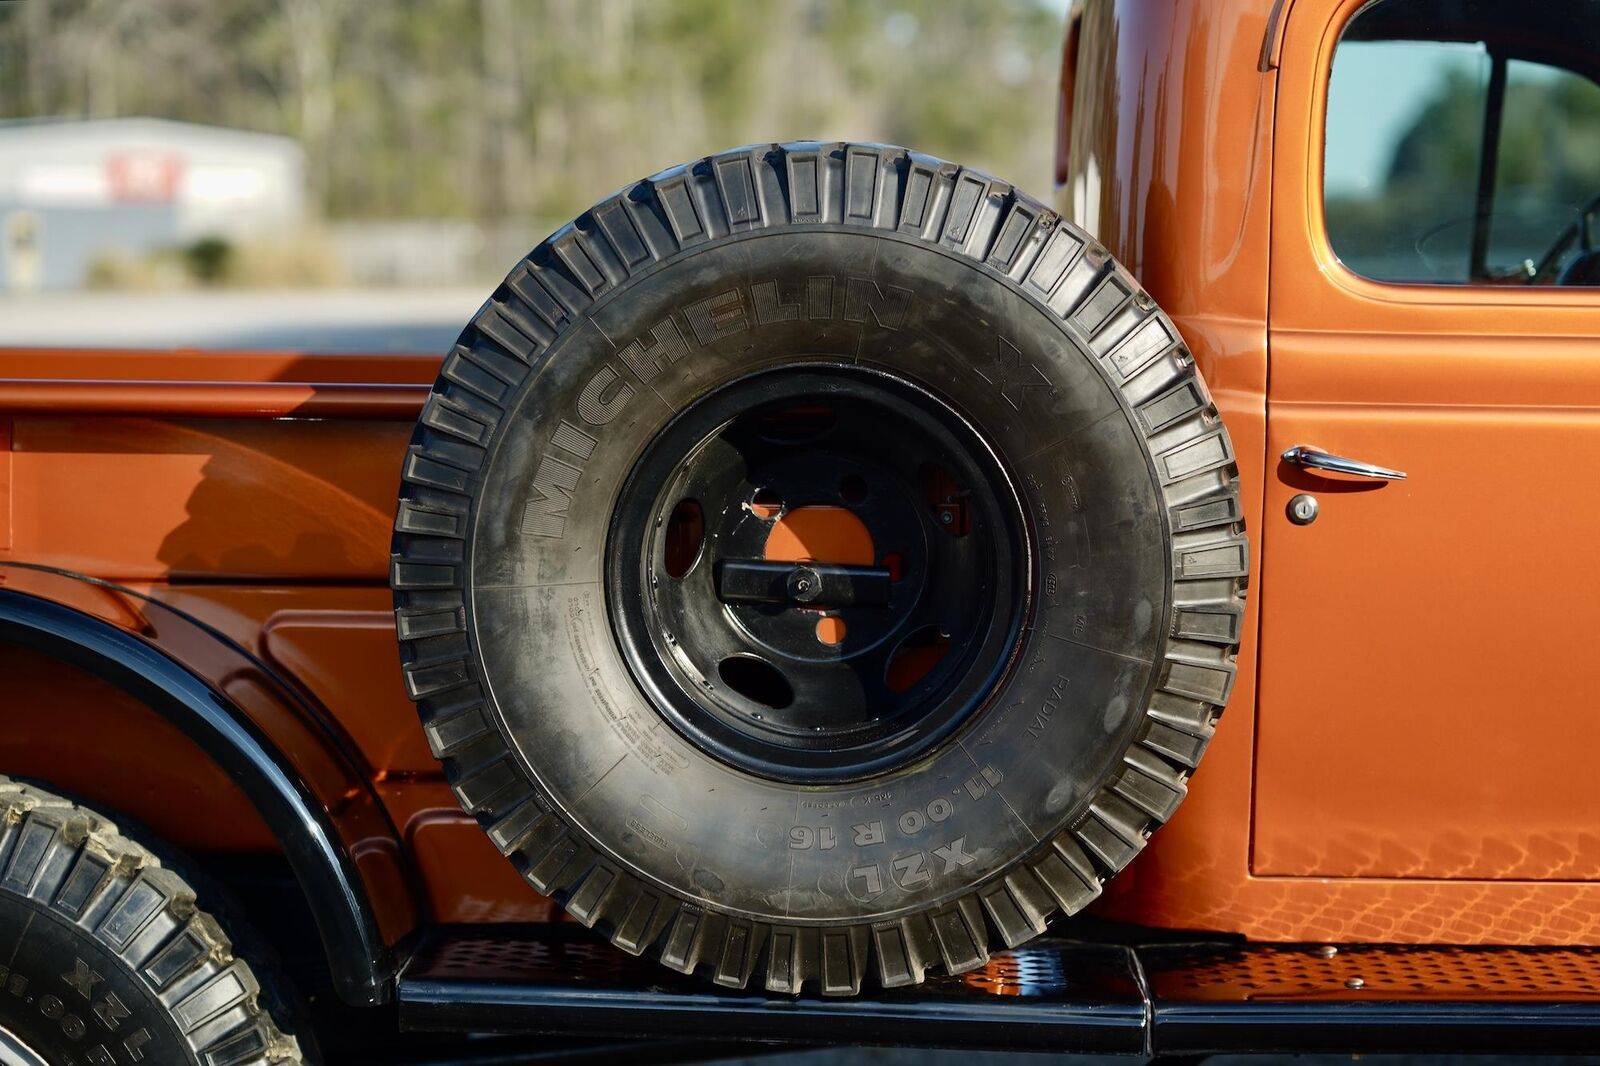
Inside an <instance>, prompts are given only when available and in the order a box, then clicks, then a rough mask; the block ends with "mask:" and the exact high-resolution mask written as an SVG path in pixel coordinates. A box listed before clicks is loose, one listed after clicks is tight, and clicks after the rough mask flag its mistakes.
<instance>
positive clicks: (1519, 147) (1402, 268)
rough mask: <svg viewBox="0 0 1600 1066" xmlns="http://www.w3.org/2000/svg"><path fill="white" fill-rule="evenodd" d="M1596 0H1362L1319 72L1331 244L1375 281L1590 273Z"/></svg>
mask: <svg viewBox="0 0 1600 1066" xmlns="http://www.w3.org/2000/svg"><path fill="white" fill-rule="evenodd" d="M1592 68H1600V0H1548V2H1541V3H1540V4H1536V5H1527V6H1524V5H1522V4H1515V3H1509V2H1502V3H1491V2H1488V0H1378V2H1377V3H1374V4H1371V5H1369V6H1368V7H1366V8H1364V9H1362V10H1361V11H1360V12H1359V13H1358V14H1357V15H1356V16H1355V17H1354V18H1353V19H1352V20H1351V21H1350V23H1349V25H1348V26H1347V27H1346V28H1345V31H1344V33H1343V35H1342V36H1341V39H1340V42H1339V47H1338V49H1337V50H1336V51H1335V53H1334V61H1333V70H1332V72H1331V75H1330V78H1329V86H1328V113H1327V133H1326V139H1325V154H1324V160H1323V198H1324V201H1323V202H1324V214H1325V218H1326V223H1327V230H1328V240H1329V243H1330V244H1331V245H1332V247H1333V250H1334V253H1335V254H1336V255H1338V257H1339V259H1340V260H1341V261H1342V262H1343V263H1344V264H1345V265H1346V266H1348V267H1349V268H1350V269H1351V270H1354V271H1355V272H1357V273H1359V274H1362V275H1364V276H1366V277H1369V278H1374V279H1377V280H1380V281H1395V282H1427V283H1433V284H1495V285H1600V224H1597V223H1600V219H1597V217H1596V216H1597V213H1600V84H1596V82H1595V80H1594V75H1595V74H1596V72H1597V70H1596V69H1592Z"/></svg>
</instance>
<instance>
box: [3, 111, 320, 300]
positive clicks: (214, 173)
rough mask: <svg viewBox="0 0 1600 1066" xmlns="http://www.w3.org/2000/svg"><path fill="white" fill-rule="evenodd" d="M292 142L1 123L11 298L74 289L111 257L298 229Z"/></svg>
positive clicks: (197, 130)
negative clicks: (202, 240)
mask: <svg viewBox="0 0 1600 1066" xmlns="http://www.w3.org/2000/svg"><path fill="white" fill-rule="evenodd" d="M304 171H305V160H304V156H303V153H302V152H301V150H300V146H299V144H297V143H296V142H295V141H294V140H292V139H290V138H288V137H279V136H275V135H272V134H266V133H251V132H247V131H244V130H233V129H224V128H221V127H217V126H199V125H195V124H192V123H187V122H169V121H167V120H165V119H154V118H114V119H83V120H70V119H69V120H56V119H50V120H34V119H24V120H19V121H9V122H6V121H0V291H19V290H21V291H25V290H30V289H42V288H43V289H59V288H73V287H76V286H79V285H81V284H83V282H84V280H85V279H86V277H87V275H88V272H89V267H90V264H91V263H93V262H94V260H95V258H96V257H97V256H98V255H101V254H103V253H105V252H108V251H122V252H125V253H130V254H134V255H137V254H140V253H143V252H149V251H153V250H155V249H158V248H165V247H172V246H175V245H183V244H188V243H190V242H192V241H195V240H198V239H200V238H202V237H213V236H215V237H223V238H228V239H239V238H247V237H250V236H252V235H254V234H261V233H273V232H277V233H282V232H283V231H285V230H286V229H290V228H293V227H294V226H296V225H297V224H298V223H299V222H300V219H301V213H302V211H303V209H304V186H305V177H304Z"/></svg>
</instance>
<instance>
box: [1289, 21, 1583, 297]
mask: <svg viewBox="0 0 1600 1066" xmlns="http://www.w3.org/2000/svg"><path fill="white" fill-rule="evenodd" d="M1384 2H1385V0H1333V2H1332V3H1330V4H1328V5H1327V6H1326V7H1325V8H1324V9H1323V11H1324V12H1326V13H1328V14H1329V15H1330V16H1331V17H1326V18H1324V20H1323V27H1322V34H1321V36H1320V39H1319V40H1318V42H1317V48H1316V67H1315V71H1314V74H1313V77H1314V78H1315V80H1314V82H1313V84H1312V87H1311V99H1310V103H1311V107H1310V109H1309V114H1308V116H1307V119H1308V126H1307V128H1306V129H1305V131H1304V132H1305V138H1304V143H1305V150H1306V158H1305V160H1304V165H1305V174H1306V181H1305V182H1304V183H1303V184H1304V195H1305V197H1306V200H1305V203H1304V217H1305V221H1306V223H1307V230H1308V232H1307V234H1306V236H1307V239H1308V241H1309V243H1310V248H1309V250H1310V252H1311V255H1312V258H1313V259H1314V260H1315V262H1316V264H1317V266H1318V268H1319V270H1320V271H1321V272H1322V273H1323V274H1324V275H1325V276H1326V277H1328V278H1329V279H1330V280H1331V281H1332V282H1333V283H1334V284H1336V285H1337V286H1338V287H1339V288H1341V289H1344V290H1345V291H1347V292H1349V293H1350V294H1351V295H1355V296H1360V297H1363V298H1365V299H1369V300H1375V301H1379V302H1387V303H1431V304H1473V305H1477V306H1498V305H1506V306H1515V307H1530V306H1532V307H1538V306H1547V307H1572V306H1585V305H1589V306H1592V305H1594V304H1595V303H1600V286H1577V285H1570V286H1562V285H1505V284H1494V283H1492V282H1485V281H1482V280H1475V279H1471V271H1472V270H1473V269H1475V264H1476V262H1477V255H1478V249H1477V243H1478V231H1479V229H1480V227H1481V229H1482V230H1483V235H1484V237H1483V239H1484V241H1485V246H1484V249H1483V254H1484V256H1485V257H1487V239H1488V234H1489V231H1490V229H1491V227H1492V224H1493V223H1492V218H1493V216H1492V214H1489V215H1486V216H1485V215H1482V214H1481V211H1482V201H1481V199H1480V204H1479V209H1480V213H1479V214H1475V216H1474V220H1473V222H1474V224H1473V251H1472V259H1471V260H1470V261H1469V264H1468V270H1469V279H1470V280H1468V281H1465V282H1459V283H1444V282H1433V281H1389V280H1384V279H1380V278H1372V277H1368V276H1367V275H1365V274H1362V273H1360V272H1359V271H1357V270H1355V269H1354V268H1352V267H1351V266H1349V265H1347V264H1346V263H1345V262H1344V260H1342V259H1340V258H1339V255H1338V253H1337V252H1336V251H1335V250H1334V248H1333V243H1332V240H1331V238H1330V236H1329V233H1328V219H1327V211H1326V203H1327V200H1326V197H1327V193H1326V188H1325V185H1326V179H1327V174H1326V161H1327V148H1328V143H1327V142H1328V100H1329V90H1330V87H1331V85H1332V78H1333V57H1334V53H1335V52H1336V51H1337V50H1338V47H1339V43H1340V41H1341V40H1342V39H1343V37H1344V33H1345V30H1346V29H1348V28H1349V25H1350V23H1351V22H1352V21H1353V20H1354V19H1355V18H1356V17H1357V16H1358V15H1360V14H1361V13H1362V12H1364V11H1366V10H1367V9H1368V8H1370V7H1373V6H1376V5H1377V4H1380V3H1384ZM1313 7H1314V5H1311V4H1306V3H1304V2H1303V0H1302V2H1301V3H1298V4H1296V3H1293V0H1291V3H1290V9H1289V11H1288V16H1289V17H1288V19H1286V22H1287V23H1288V25H1286V27H1285V31H1284V32H1285V34H1286V35H1287V34H1292V33H1293V32H1294V30H1295V27H1294V25H1293V23H1294V17H1295V15H1296V14H1298V15H1300V16H1301V17H1302V18H1304V17H1307V16H1308V15H1309V14H1314V12H1311V11H1309V10H1308V9H1311V8H1313ZM1301 29H1302V30H1303V29H1304V27H1301ZM1484 47H1485V51H1486V52H1487V53H1488V55H1489V57H1490V63H1491V65H1490V72H1491V73H1490V78H1491V87H1492V82H1493V81H1494V79H1495V73H1494V72H1495V71H1496V70H1498V71H1499V80H1500V82H1501V86H1500V92H1499V95H1500V104H1499V106H1498V107H1495V106H1493V105H1492V104H1491V103H1490V101H1489V100H1488V99H1487V97H1486V102H1485V107H1484V122H1485V126H1486V127H1487V124H1488V122H1489V121H1490V115H1491V113H1492V114H1493V116H1494V119H1495V120H1496V138H1495V139H1496V144H1495V148H1496V152H1495V158H1494V161H1493V162H1490V163H1487V164H1486V162H1485V160H1486V159H1487V158H1488V157H1489V153H1488V152H1486V151H1483V150H1482V149H1483V147H1485V146H1483V145H1480V153H1479V175H1478V180H1479V190H1478V191H1479V195H1480V197H1481V195H1482V185H1483V181H1484V170H1485V168H1486V166H1487V169H1488V171H1489V181H1490V188H1489V200H1490V203H1491V204H1492V201H1493V192H1494V190H1493V181H1494V176H1495V172H1496V170H1497V168H1498V147H1499V145H1498V140H1499V137H1498V135H1499V126H1498V122H1499V120H1500V119H1501V118H1502V117H1503V115H1502V112H1503V107H1504V88H1505V85H1504V82H1505V74H1506V69H1507V65H1508V62H1509V60H1510V59H1513V58H1516V59H1528V60H1530V61H1533V62H1544V61H1543V60H1540V59H1537V58H1532V57H1530V56H1526V55H1518V56H1510V55H1507V54H1506V53H1505V52H1504V51H1501V50H1499V49H1497V48H1494V47H1491V46H1490V45H1489V44H1488V42H1484ZM1280 48H1281V45H1280ZM1282 58H1287V57H1286V56H1285V57H1282ZM1546 65H1548V66H1555V67H1558V68H1559V69H1562V70H1567V71H1570V72H1572V73H1574V74H1578V75H1579V76H1584V77H1588V76H1589V75H1586V74H1583V72H1581V71H1575V70H1572V68H1570V67H1563V66H1559V65H1558V64H1555V63H1549V62H1546ZM1287 73H1288V71H1287V70H1286V69H1285V68H1284V67H1283V66H1282V65H1280V66H1279V76H1280V78H1281V77H1283V76H1284V75H1285V74H1287ZM1590 80H1595V79H1594V78H1592V77H1591V78H1590ZM1597 84H1600V82H1597ZM1283 117H1284V116H1282V115H1281V114H1280V115H1279V119H1278V122H1277V123H1275V127H1276V133H1275V136H1282V135H1284V133H1285V132H1286V128H1285V127H1284V125H1283ZM1597 191H1600V190H1597ZM1480 220H1481V221H1480ZM1274 254H1276V253H1274Z"/></svg>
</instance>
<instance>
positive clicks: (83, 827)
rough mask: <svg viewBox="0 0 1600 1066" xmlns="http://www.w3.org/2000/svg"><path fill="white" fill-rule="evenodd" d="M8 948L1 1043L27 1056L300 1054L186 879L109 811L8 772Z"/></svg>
mask: <svg viewBox="0 0 1600 1066" xmlns="http://www.w3.org/2000/svg"><path fill="white" fill-rule="evenodd" d="M0 960H5V961H4V965H0V1049H4V1048H5V1047H6V1043H7V1041H8V1040H9V1041H10V1042H12V1043H13V1044H15V1045H17V1046H20V1047H21V1048H22V1049H23V1051H21V1052H16V1051H15V1050H14V1049H13V1053H14V1054H18V1055H19V1056H20V1057H22V1059H23V1061H27V1058H26V1056H27V1054H28V1053H30V1052H31V1053H32V1054H33V1055H34V1056H36V1057H38V1058H40V1059H42V1060H43V1061H44V1062H47V1063H52V1064H55V1063H69V1062H76V1063H120V1062H153V1063H161V1064H163V1066H165V1064H167V1063H174V1064H176V1063H190V1064H196V1066H198V1064H201V1063H204V1064H206V1066H262V1064H269V1063H270V1064H293V1063H300V1062H302V1061H304V1060H303V1058H302V1055H301V1052H300V1046H299V1043H298V1042H297V1041H296V1040H295V1039H294V1037H292V1036H290V1035H288V1034H287V1033H285V1032H284V1031H283V1030H282V1029H280V1028H279V1026H278V1025H277V1024H276V1023H275V1022H274V1020H273V1019H272V1018H271V1017H270V1016H269V1015H268V1014H267V1013H266V1011H265V1010H264V1009H263V1008H262V1006H261V1004H260V1002H259V998H260V994H261V988H260V985H259V983H258V981H257V978H256V975H255V974H254V973H253V972H252V970H251V968H250V966H249V964H248V963H246V962H245V961H244V960H242V959H237V958H235V957H234V956H233V948H232V945H231V943H230V942H229V939H228V936H227V934H226V933H224V932H223V930H222V928H221V926H219V925H218V924H217V922H216V920H215V919H214V918H212V917H211V916H210V915H208V914H206V913H204V912H203V911H200V910H198V909H197V908H196V905H195V893H194V890H193V889H192V888H191V887H190V886H189V884H188V883H187V882H186V881H185V880H184V879H183V878H181V877H180V876H178V875H177V874H176V873H174V872H173V871H172V870H171V869H169V868H166V867H164V866H163V865H162V864H161V862H160V861H159V860H157V859H156V857H155V856H154V855H153V854H152V853H151V852H150V851H149V850H148V849H147V848H145V847H144V846H143V845H141V844H139V843H137V842H135V841H133V840H130V839H128V838H127V837H124V836H122V835H121V834H120V833H119V832H118V830H117V827H116V826H115V825H114V824H112V823H111V822H110V821H109V820H107V819H105V818H104V817H102V816H100V815H98V814H96V813H94V812H92V811H90V810H87V809H85V808H83V807H80V806H78V805H76V804H73V803H71V802H69V801H67V800H65V799H62V798H61V797H59V796H55V795H52V794H51V793H49V792H45V791H42V790H40V789H38V788H34V787H33V786H31V785H24V784H20V783H17V782H14V781H11V780H8V779H6V778H3V777H0ZM3 1058H4V1054H3V1050H0V1059H3Z"/></svg>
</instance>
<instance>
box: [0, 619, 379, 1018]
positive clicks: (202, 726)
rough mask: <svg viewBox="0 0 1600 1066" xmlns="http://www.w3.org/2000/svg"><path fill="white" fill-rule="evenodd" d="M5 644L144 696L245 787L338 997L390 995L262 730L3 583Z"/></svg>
mask: <svg viewBox="0 0 1600 1066" xmlns="http://www.w3.org/2000/svg"><path fill="white" fill-rule="evenodd" d="M0 642H5V643H12V644H17V645H20V646H23V647H29V648H33V649H34V650H36V651H40V652H43V653H45V654H47V655H50V656H53V657H55V658H58V659H62V660H64V661H66V662H69V663H72V664H73V665H75V666H78V667H81V668H83V669H85V670H87V671H89V672H90V673H93V674H95V675H96V676H98V677H100V678H102V679H104V680H105V681H107V682H109V683H111V684H113V685H115V686H117V687H118V688H120V689H122V690H123V691H125V692H127V693H128V694H129V695H131V696H134V697H136V698H138V699H140V700H141V701H143V702H144V703H146V704H147V705H148V706H149V707H150V708H151V709H152V710H154V711H155V712H156V713H158V714H160V715H162V716H163V717H165V718H166V719H167V720H168V721H170V722H171V723H172V724H173V725H175V726H177V727H178V728H179V729H181V730H182V731H183V732H184V733H185V734H187V735H188V736H189V737H190V738H192V739H193V740H194V741H195V742H196V743H197V744H198V745H199V746H200V748H201V750H203V751H204V752H205V753H206V755H207V756H209V757H210V758H211V759H212V760H213V761H215V762H216V764H217V765H218V766H220V767H221V768H222V769H223V770H224V771H226V772H227V773H228V775H229V776H230V777H232V778H233V780H234V781H235V782H236V783H237V784H238V785H239V788H240V789H241V791H243V792H244V794H245V797H246V798H247V799H248V800H249V801H250V803H251V805H252V806H254V807H255V808H256V810H257V811H259V812H260V814H261V816H262V818H263V819H264V820H265V821H266V823H267V825H268V827H269V828H271V830H272V831H273V834H274V835H275V836H276V837H277V838H278V840H279V842H280V843H281V844H282V846H283V851H284V857H285V858H286V859H287V860H288V862H289V865H290V868H291V869H292V870H293V871H294V875H295V878H296V879H297V880H298V881H299V884H300V888H301V890H302V891H303V892H304V893H305V895H306V899H307V901H308V902H309V904H310V906H311V911H312V914H313V915H314V916H315V918H316V923H317V932H318V934H319V935H320V936H321V938H322V945H323V948H324V950H325V952H326V954H327V959H328V966H329V969H330V972H331V974H332V977H333V983H334V987H335V989H336V990H337V991H338V993H339V996H340V998H342V999H344V1000H345V1001H347V1002H349V1003H352V1004H357V1005H376V1004H380V1003H384V1002H387V1000H388V998H389V994H390V988H391V981H392V978H393V977H394V959H393V955H392V953H391V951H390V949H389V948H388V946H387V945H385V943H384V941H383V937H382V935H381V934H380V932H379V928H378V922H377V918H376V916H375V914H374V912H373V908H372V903H371V900H370V899H368V897H367V893H366V889H365V886H364V884H363V882H362V879H361V875H360V873H359V872H358V871H357V869H356V866H355V863H354V861H353V859H352V858H351V856H350V854H349V853H348V852H347V851H346V849H345V847H344V845H343V843H342V841H341V840H340V838H339V835H338V832H337V830H336V828H335V827H334V824H333V821H332V819H331V818H330V816H329V814H328V811H327V810H326V809H325V808H324V807H323V805H322V804H321V803H320V802H319V801H318V800H317V799H316V798H315V797H314V796H313V795H312V794H311V792H310V791H309V790H308V789H307V787H306V785H305V783H304V782H303V781H302V780H301V779H300V777H299V775H298V774H297V773H296V772H295V771H294V770H293V768H292V767H291V766H290V765H289V763H288V761H287V760H286V759H285V758H284V757H283V755H282V754H281V753H280V752H279V751H277V750H276V749H275V748H274V746H273V745H272V743H271V742H270V741H269V740H268V739H267V737H266V736H265V735H264V734H263V733H262V732H261V730H260V729H259V728H258V727H257V726H256V725H255V724H254V723H253V722H251V721H250V720H249V719H248V718H246V717H245V716H244V715H243V714H242V713H241V712H240V711H239V710H238V709H237V708H236V707H234V705H233V704H232V703H231V702H230V701H229V700H227V699H226V698H224V697H223V696H221V695H220V694H218V693H217V692H216V691H215V690H214V689H213V688H212V687H211V686H210V685H208V684H207V683H206V682H205V681H203V680H202V679H200V678H199V677H197V676H196V675H195V674H193V673H192V672H190V671H189V670H188V669H187V668H186V667H184V666H182V665H180V664H179V663H178V662H176V661H174V660H173V659H171V658H170V657H168V656H167V655H166V654H165V653H163V652H162V651H160V650H159V649H158V648H156V647H154V646H153V645H151V644H149V643H148V642H146V641H144V640H141V639H139V638H138V637H136V636H134V635H133V634H131V633H128V632H125V631H123V630H121V629H118V628H117V627H116V626H114V625H111V624H109V623H107V622H103V621H101V620H99V619H97V618H93V617H91V616H89V615H86V614H84V613H82V612H80V611H76V610H73V609H71V608H68V607H63V606H61V605H60V604H57V603H53V602H51V601H49V600H46V599H41V598H39V597H36V596H31V595H28V594H26V593H22V592H16V591H13V590H9V589H0Z"/></svg>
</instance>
